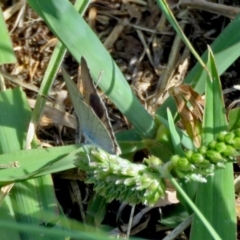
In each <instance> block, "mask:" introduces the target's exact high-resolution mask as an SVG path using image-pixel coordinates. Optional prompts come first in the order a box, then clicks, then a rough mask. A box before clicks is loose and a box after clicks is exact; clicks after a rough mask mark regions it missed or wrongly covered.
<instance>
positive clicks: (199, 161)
mask: <svg viewBox="0 0 240 240" xmlns="http://www.w3.org/2000/svg"><path fill="white" fill-rule="evenodd" d="M88 150H89V156H86V154H85V153H81V154H78V155H77V158H76V160H75V164H76V166H78V167H79V168H80V169H82V170H83V171H85V172H86V175H87V179H86V182H87V183H91V184H94V190H95V191H96V192H98V194H100V195H102V196H104V197H105V198H106V200H107V201H109V202H110V201H112V200H114V199H119V200H120V201H125V202H128V203H130V204H137V203H140V202H142V203H143V204H147V205H153V204H155V202H156V201H157V200H158V199H159V198H162V197H164V196H165V182H164V178H168V177H169V175H170V173H171V174H173V176H175V177H177V178H184V179H185V180H186V181H198V182H206V177H207V176H211V175H213V174H214V171H215V170H216V169H218V168H224V167H225V164H226V163H227V162H233V161H235V157H236V156H237V155H239V153H238V151H239V150H240V128H239V129H236V130H234V131H232V132H221V133H219V134H218V135H217V137H216V139H215V140H213V141H212V142H210V143H209V144H208V145H207V146H201V147H200V148H198V149H197V150H196V151H195V152H193V151H190V150H188V151H186V152H185V154H184V156H178V155H174V156H172V157H171V159H169V161H168V162H166V163H165V164H163V163H162V162H161V160H160V159H158V158H156V157H154V156H150V157H149V158H148V159H145V160H144V161H143V164H135V163H131V162H130V161H128V160H125V159H122V158H120V157H118V156H114V155H109V154H108V153H106V152H104V151H102V150H100V149H95V148H91V147H89V148H88ZM89 159H90V161H89Z"/></svg>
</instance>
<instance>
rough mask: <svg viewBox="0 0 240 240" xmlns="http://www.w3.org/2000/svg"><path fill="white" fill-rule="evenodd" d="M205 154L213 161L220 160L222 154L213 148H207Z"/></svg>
mask: <svg viewBox="0 0 240 240" xmlns="http://www.w3.org/2000/svg"><path fill="white" fill-rule="evenodd" d="M206 156H207V158H208V159H209V160H210V161H211V162H213V163H217V162H221V160H222V155H221V154H220V153H218V152H216V151H214V150H208V151H207V152H206Z"/></svg>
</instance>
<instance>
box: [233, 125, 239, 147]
mask: <svg viewBox="0 0 240 240" xmlns="http://www.w3.org/2000/svg"><path fill="white" fill-rule="evenodd" d="M239 130H240V129H239ZM239 134H240V133H239ZM232 145H233V147H234V148H236V149H240V137H235V138H234V139H233V144H232Z"/></svg>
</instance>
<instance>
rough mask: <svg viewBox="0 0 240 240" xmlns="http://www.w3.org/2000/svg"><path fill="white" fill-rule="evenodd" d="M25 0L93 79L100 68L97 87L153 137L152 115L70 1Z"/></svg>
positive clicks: (141, 131) (132, 121)
mask: <svg viewBox="0 0 240 240" xmlns="http://www.w3.org/2000/svg"><path fill="white" fill-rule="evenodd" d="M28 3H29V4H30V5H31V7H32V8H33V9H34V10H35V11H36V12H37V13H38V14H39V15H40V16H41V17H42V18H43V19H44V21H45V22H46V23H47V25H48V26H49V27H50V29H51V30H52V31H53V32H54V33H55V34H56V36H57V37H58V38H59V39H60V40H61V42H62V43H63V44H64V45H65V46H66V48H67V49H68V50H69V51H70V53H71V54H72V55H73V56H74V58H75V59H76V60H77V61H80V58H81V56H84V58H85V59H86V61H87V63H88V66H89V69H90V71H91V73H92V76H93V80H94V81H97V78H98V75H99V73H100V72H101V71H103V76H102V79H101V81H100V82H99V83H98V85H99V86H100V88H101V89H102V90H103V91H104V92H105V94H106V95H108V97H109V98H110V99H111V100H112V101H113V102H114V103H115V104H116V106H117V107H118V109H119V110H120V111H121V112H122V113H123V114H124V115H125V116H126V117H127V118H128V119H129V120H130V121H131V123H132V124H133V125H134V127H135V128H136V129H137V130H138V131H139V133H140V134H141V135H143V136H148V137H150V138H151V137H153V136H154V134H155V123H154V121H153V119H152V117H151V116H150V115H149V114H148V113H147V111H146V110H145V109H144V107H143V106H142V104H141V103H140V102H139V101H138V99H137V98H136V96H135V95H134V94H133V92H132V90H131V88H130V87H129V85H128V83H127V81H126V80H125V78H124V76H123V74H122V73H121V71H120V70H119V68H118V67H117V65H116V64H115V62H114V61H113V59H112V58H111V56H110V55H109V53H108V52H107V50H106V49H105V47H104V46H103V44H102V43H101V42H100V41H99V39H98V38H97V37H96V35H95V34H94V32H93V31H92V30H91V29H90V27H89V26H88V25H87V24H86V22H85V21H84V20H83V18H82V17H81V16H80V15H79V14H78V13H77V11H76V10H75V9H74V8H73V6H72V5H71V4H70V2H69V1H67V0H62V1H61V4H59V3H58V2H57V1H54V0H42V1H35V0H28ZM63 13H64V14H63ZM123 96H124V97H123Z"/></svg>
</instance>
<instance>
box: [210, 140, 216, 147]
mask: <svg viewBox="0 0 240 240" xmlns="http://www.w3.org/2000/svg"><path fill="white" fill-rule="evenodd" d="M216 144H217V141H216V140H212V141H211V142H210V143H209V144H208V147H209V148H211V149H215V146H216Z"/></svg>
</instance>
